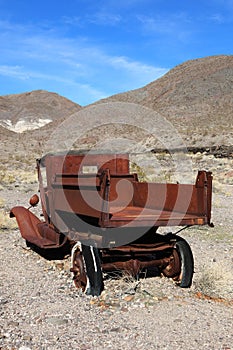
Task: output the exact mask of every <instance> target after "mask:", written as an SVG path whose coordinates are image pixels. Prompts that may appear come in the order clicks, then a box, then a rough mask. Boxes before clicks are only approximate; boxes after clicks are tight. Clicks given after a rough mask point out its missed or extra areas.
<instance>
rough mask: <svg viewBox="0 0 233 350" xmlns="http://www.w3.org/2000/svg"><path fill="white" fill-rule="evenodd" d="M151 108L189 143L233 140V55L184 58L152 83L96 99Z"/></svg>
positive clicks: (228, 142) (203, 143)
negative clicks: (188, 59) (164, 118)
mask: <svg viewBox="0 0 233 350" xmlns="http://www.w3.org/2000/svg"><path fill="white" fill-rule="evenodd" d="M110 101H122V102H131V103H138V104H141V105H143V106H146V107H150V108H152V109H154V110H156V111H157V112H159V113H161V114H162V115H163V116H164V117H166V118H167V119H168V120H169V121H170V122H172V124H173V125H174V126H175V127H176V129H177V130H178V131H179V132H180V133H181V134H182V136H183V137H184V139H185V140H186V141H187V143H188V146H193V145H196V146H201V145H202V146H210V145H213V144H215V145H222V144H224V145H231V144H232V142H233V132H232V121H233V117H232V111H233V56H232V55H231V56H211V57H205V58H201V59H195V60H191V61H187V62H185V63H183V64H181V65H179V66H177V67H175V68H173V69H172V70H170V71H169V72H168V73H167V74H165V75H164V76H163V77H161V78H160V79H158V80H155V81H153V82H152V83H150V84H148V85H146V86H144V87H142V88H140V89H137V90H132V91H128V92H125V93H121V94H117V95H113V96H111V97H109V98H107V99H103V100H101V101H99V102H110Z"/></svg>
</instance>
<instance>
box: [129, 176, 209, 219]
mask: <svg viewBox="0 0 233 350" xmlns="http://www.w3.org/2000/svg"><path fill="white" fill-rule="evenodd" d="M206 200H207V199H206V196H205V190H204V188H196V187H195V186H194V185H184V184H156V183H140V182H139V183H134V198H133V205H135V206H139V207H146V208H151V209H158V210H166V211H177V212H183V213H190V214H197V215H199V214H200V215H203V214H206V212H205V211H206V209H205V203H206Z"/></svg>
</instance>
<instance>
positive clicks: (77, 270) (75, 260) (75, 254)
mask: <svg viewBox="0 0 233 350" xmlns="http://www.w3.org/2000/svg"><path fill="white" fill-rule="evenodd" d="M70 271H71V272H72V273H73V282H74V285H75V287H76V288H78V289H80V288H81V289H82V291H83V292H85V290H86V288H87V284H88V279H87V274H86V268H85V263H84V259H83V255H82V251H81V247H80V246H79V244H76V245H75V246H74V248H73V249H72V255H71V269H70Z"/></svg>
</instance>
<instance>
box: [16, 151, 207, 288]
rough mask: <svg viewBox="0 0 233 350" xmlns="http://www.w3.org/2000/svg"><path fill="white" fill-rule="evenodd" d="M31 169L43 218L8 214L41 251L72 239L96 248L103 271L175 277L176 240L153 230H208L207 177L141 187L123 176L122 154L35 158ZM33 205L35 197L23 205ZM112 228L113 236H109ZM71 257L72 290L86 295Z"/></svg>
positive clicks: (80, 266) (79, 261) (82, 275)
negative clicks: (138, 233)
mask: <svg viewBox="0 0 233 350" xmlns="http://www.w3.org/2000/svg"><path fill="white" fill-rule="evenodd" d="M37 170H38V181H39V189H40V199H41V208H42V213H43V216H44V220H43V221H41V220H40V219H39V218H37V217H36V216H35V215H34V214H33V213H31V212H30V211H29V209H26V208H23V207H20V206H19V207H14V208H13V209H12V210H11V213H10V215H11V216H15V217H16V219H17V222H18V226H19V229H20V232H21V235H22V237H23V238H25V239H26V240H27V241H28V242H30V243H32V244H33V245H35V246H38V247H39V248H42V249H55V248H60V247H62V246H64V245H65V244H67V243H68V245H70V250H71V249H72V247H73V245H74V243H75V242H79V241H80V247H81V246H82V244H85V245H89V244H90V245H94V246H98V247H99V250H100V252H101V259H102V262H101V264H102V269H103V270H104V271H110V270H112V269H120V270H122V269H124V270H128V271H130V272H131V273H132V274H133V275H137V274H138V273H139V272H140V271H141V270H142V269H145V268H149V267H157V268H159V269H160V270H161V272H162V273H163V274H164V275H165V276H167V277H170V278H173V279H178V278H180V276H181V269H182V266H183V265H182V264H181V256H180V254H179V252H178V251H177V249H176V246H175V241H176V238H175V235H171V236H170V235H165V236H164V237H162V236H161V235H158V234H157V233H156V231H157V229H158V227H159V226H169V227H170V226H191V225H207V224H208V225H210V226H211V225H212V224H211V194H212V175H211V173H210V172H206V171H199V172H198V174H197V178H196V182H195V184H194V185H190V184H170V183H147V182H140V181H139V180H138V176H137V174H131V173H130V166H129V156H128V155H127V154H86V153H83V154H82V153H75V152H69V153H67V154H65V153H64V154H48V155H46V156H44V157H43V158H42V159H39V160H37ZM38 201H39V198H38V196H37V195H34V196H32V197H31V199H30V205H31V206H35V205H36V204H37V203H38ZM78 219H79V220H78ZM88 225H89V226H91V227H92V228H93V229H92V230H90V229H89V226H88ZM87 227H88V228H87ZM141 228H143V230H142V232H144V233H143V234H142V237H141V238H140V239H139V237H136V236H135V237H134V230H135V232H136V230H138V229H139V230H140V229H141ZM112 229H117V232H119V237H114V239H113V238H112V237H111V235H110V234H109V232H112V231H111V230H112ZM126 231H127V235H128V236H129V237H131V236H130V232H132V239H131V240H129V241H128V242H125V243H124V244H121V243H118V238H119V242H121V240H122V238H121V236H122V237H124V235H125V232H126ZM133 237H134V238H133ZM138 239H139V240H138ZM93 257H94V255H93ZM72 259H73V260H72V267H71V271H72V273H73V275H74V282H75V285H76V286H77V287H78V288H81V289H82V290H85V289H86V287H87V283H88V278H87V275H86V271H85V263H84V261H83V256H82V250H81V248H80V249H76V250H75V252H74V253H73V257H72ZM95 259H96V257H94V260H95ZM190 261H191V262H192V259H190ZM94 265H95V261H94ZM190 273H191V272H190ZM191 277H192V276H191ZM191 277H190V279H191ZM189 282H190V281H189ZM189 282H187V283H186V284H187V285H190V283H189ZM94 293H97V292H94Z"/></svg>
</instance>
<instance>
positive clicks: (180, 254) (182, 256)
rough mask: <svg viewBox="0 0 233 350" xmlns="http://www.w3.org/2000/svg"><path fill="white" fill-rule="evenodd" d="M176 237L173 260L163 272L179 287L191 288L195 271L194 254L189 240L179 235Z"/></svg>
mask: <svg viewBox="0 0 233 350" xmlns="http://www.w3.org/2000/svg"><path fill="white" fill-rule="evenodd" d="M175 239H176V240H177V241H176V243H175V245H174V248H173V252H172V256H171V257H172V260H171V262H170V263H169V264H168V265H167V266H166V268H165V269H163V270H162V273H163V274H164V276H166V277H168V278H172V279H173V280H174V281H175V282H176V284H177V285H178V286H179V287H181V288H189V287H190V286H191V285H192V279H193V273H194V260H193V254H192V251H191V248H190V246H189V244H188V242H186V241H185V240H184V239H183V238H181V237H177V236H176V237H175Z"/></svg>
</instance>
